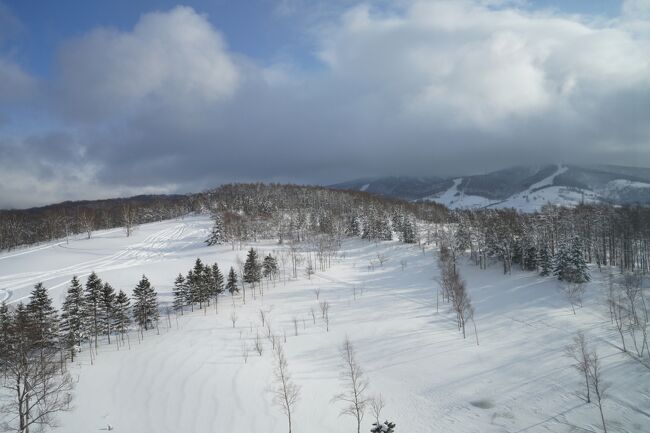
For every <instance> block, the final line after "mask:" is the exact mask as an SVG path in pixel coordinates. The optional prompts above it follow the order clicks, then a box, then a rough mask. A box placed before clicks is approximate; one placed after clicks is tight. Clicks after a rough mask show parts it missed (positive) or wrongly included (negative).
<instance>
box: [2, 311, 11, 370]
mask: <svg viewBox="0 0 650 433" xmlns="http://www.w3.org/2000/svg"><path fill="white" fill-rule="evenodd" d="M10 331H11V314H10V313H9V307H7V304H6V303H5V301H2V303H0V373H2V372H3V370H4V368H5V359H6V358H7V356H8V355H9V350H10V349H9V342H10V340H9V338H10Z"/></svg>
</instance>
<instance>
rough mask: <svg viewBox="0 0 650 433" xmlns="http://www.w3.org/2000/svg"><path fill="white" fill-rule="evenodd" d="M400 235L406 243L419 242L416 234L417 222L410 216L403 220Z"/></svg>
mask: <svg viewBox="0 0 650 433" xmlns="http://www.w3.org/2000/svg"><path fill="white" fill-rule="evenodd" d="M393 227H394V226H393ZM400 237H401V239H402V242H404V243H405V244H414V243H415V242H417V239H416V235H415V224H414V223H413V222H412V221H411V220H410V219H408V218H405V219H404V220H403V221H402V224H401V236H400Z"/></svg>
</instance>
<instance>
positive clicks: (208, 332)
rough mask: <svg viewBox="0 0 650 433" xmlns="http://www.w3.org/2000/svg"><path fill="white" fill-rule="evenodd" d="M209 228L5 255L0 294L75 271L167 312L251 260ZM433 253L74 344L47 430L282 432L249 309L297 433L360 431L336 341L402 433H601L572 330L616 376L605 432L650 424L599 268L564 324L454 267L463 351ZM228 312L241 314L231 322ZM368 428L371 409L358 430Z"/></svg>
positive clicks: (553, 301) (553, 305)
mask: <svg viewBox="0 0 650 433" xmlns="http://www.w3.org/2000/svg"><path fill="white" fill-rule="evenodd" d="M210 226H211V223H210V220H209V218H207V217H203V216H198V217H190V218H186V219H184V220H173V221H165V222H159V223H153V224H148V225H143V226H141V227H139V228H138V229H137V231H136V232H135V233H134V235H133V236H132V237H130V238H126V237H125V235H124V233H123V231H121V230H112V231H105V232H102V233H95V234H93V237H92V238H91V239H83V238H78V239H73V240H70V242H69V243H67V244H66V243H65V242H64V243H61V242H54V243H51V244H46V245H41V246H38V247H34V248H27V249H24V250H22V251H20V252H19V253H20V254H17V253H16V252H12V253H4V254H0V287H2V288H3V289H4V290H5V291H6V293H8V294H9V300H10V302H15V301H17V300H19V299H21V298H24V297H25V296H27V295H28V293H29V291H30V290H31V286H32V285H33V284H34V283H35V282H37V281H43V282H44V283H45V285H46V286H47V287H48V288H50V289H51V293H52V295H53V296H54V298H55V299H56V300H57V301H60V299H61V297H62V294H63V292H64V290H65V285H66V284H67V282H68V281H69V279H70V278H71V276H72V275H73V274H77V275H78V276H84V275H86V274H87V273H89V272H90V271H91V270H95V271H97V272H98V273H99V275H100V277H102V278H103V279H105V280H107V281H109V282H111V284H112V285H113V286H114V287H115V288H116V289H129V290H130V289H131V288H132V287H133V286H134V285H135V284H136V283H137V281H138V279H139V278H140V276H141V275H142V274H143V273H144V274H146V275H147V276H148V277H149V278H150V280H151V282H152V284H154V286H155V287H156V288H157V289H158V291H159V293H160V296H161V300H162V301H166V300H169V296H168V293H169V290H170V288H171V285H172V283H173V281H174V277H175V275H176V274H178V273H179V272H184V273H185V272H186V271H187V270H188V269H189V268H190V267H191V266H192V264H193V261H194V260H195V259H196V257H201V259H202V260H203V261H204V262H208V263H213V262H215V261H217V262H218V263H219V265H220V267H221V268H222V269H227V268H228V267H229V266H230V265H231V264H233V263H234V262H235V259H236V257H237V256H239V257H241V258H245V253H246V250H245V249H243V250H238V249H236V250H232V249H231V247H230V246H229V245H222V246H218V247H207V246H205V244H204V243H203V240H204V239H205V237H206V236H207V234H208V231H209V228H210ZM254 246H255V247H256V248H259V249H260V250H261V252H262V253H264V252H267V251H271V250H274V249H279V248H281V247H280V246H278V245H277V244H276V243H275V242H273V241H262V242H259V243H256V244H254ZM247 247H248V246H245V248H247ZM379 253H381V254H385V255H386V256H387V257H388V258H389V260H388V262H386V263H385V264H384V265H383V266H374V269H373V268H372V267H370V266H369V263H370V261H371V260H374V261H376V257H377V254H379ZM435 259H436V257H435V252H434V251H433V249H432V248H427V249H426V251H425V253H424V254H423V252H422V250H421V249H419V248H418V247H416V246H409V245H403V244H399V243H397V242H383V243H377V244H376V243H370V242H365V241H362V240H348V241H345V242H344V245H343V248H342V251H341V257H340V258H339V259H337V260H336V261H335V262H334V264H333V266H332V268H331V269H330V270H328V271H326V272H317V273H316V274H315V275H314V276H312V278H311V280H308V279H306V277H304V276H303V275H301V276H300V278H299V279H298V280H295V281H289V282H287V284H286V285H285V284H282V283H278V284H276V286H275V287H273V285H271V287H268V288H265V293H264V296H263V297H261V296H258V297H257V299H252V297H251V294H250V293H249V294H248V299H247V303H246V305H242V304H241V300H240V299H236V301H235V304H234V305H233V303H232V302H231V301H230V299H229V297H226V296H224V297H222V298H221V300H220V303H219V312H218V314H215V311H214V309H212V308H211V309H208V310H207V311H206V312H203V311H195V312H194V313H186V314H185V315H183V316H179V317H178V318H175V317H173V316H172V317H171V328H168V327H167V322H166V318H163V321H162V323H161V325H162V326H161V330H160V335H156V332H155V331H152V332H149V333H148V334H146V335H145V338H144V340H143V341H142V342H140V343H139V342H138V339H137V336H136V335H137V334H135V333H133V334H131V336H130V343H131V348H130V349H129V348H127V347H122V348H120V350H117V348H116V346H115V345H112V346H108V345H106V344H104V345H102V346H101V347H100V352H99V354H98V355H97V359H96V363H95V365H92V366H91V365H89V358H88V354H87V351H84V352H82V354H81V356H80V357H79V360H78V362H75V364H74V365H73V366H72V367H71V368H72V373H73V375H74V377H75V378H76V379H78V384H77V386H76V391H75V394H76V396H75V402H74V409H73V410H72V411H71V412H68V413H65V414H63V415H62V416H61V417H60V425H61V427H60V428H58V429H56V430H55V431H56V432H65V433H87V432H89V431H96V430H98V429H106V426H107V425H109V424H110V425H111V426H112V427H113V431H115V432H118V433H123V432H129V433H149V432H150V433H166V432H169V433H176V432H184V433H203V432H208V431H223V432H229V433H251V432H271V433H272V432H285V431H286V430H287V428H286V420H285V418H284V417H283V415H282V413H281V411H280V409H279V408H278V407H276V406H273V405H272V396H271V393H270V392H269V390H270V387H271V386H272V382H271V377H272V375H271V372H272V365H273V362H272V351H271V347H270V343H269V342H268V340H266V339H264V345H265V346H264V353H263V355H262V356H258V355H257V353H256V352H255V351H253V350H252V349H251V351H250V354H249V358H248V362H247V363H244V361H243V358H242V356H241V344H242V341H245V342H247V343H248V344H249V345H251V346H252V341H253V339H254V337H255V334H256V332H257V328H258V327H259V332H260V333H264V330H263V329H262V328H261V324H260V320H259V310H260V308H263V309H265V310H266V311H268V312H269V314H268V316H269V318H270V321H271V323H272V328H273V330H274V332H275V333H277V334H278V335H282V332H283V331H286V335H287V341H286V343H285V352H286V355H287V360H288V363H289V370H290V372H291V374H292V376H293V380H294V381H295V383H296V384H298V385H300V387H301V398H300V400H299V403H298V406H297V407H296V409H295V418H294V422H293V423H294V431H296V432H310V433H325V432H328V433H329V432H349V431H353V430H354V428H355V423H354V421H353V420H352V419H351V418H349V417H345V416H339V412H340V410H341V406H340V404H338V403H335V402H331V399H332V397H333V396H334V395H335V394H337V393H339V392H340V391H341V382H340V379H339V357H338V346H339V345H340V344H341V342H342V341H343V339H344V338H345V336H346V335H347V336H349V337H350V339H351V340H352V342H353V343H354V344H355V346H356V349H357V355H358V358H359V362H360V363H361V365H362V367H363V368H364V370H365V372H366V376H367V378H368V380H369V382H370V387H369V391H370V392H371V393H379V392H381V393H382V394H383V396H384V399H385V400H386V403H387V405H386V409H385V411H384V413H383V415H382V419H383V418H387V419H389V420H391V421H394V422H396V424H397V428H396V431H397V432H440V433H461V432H481V433H489V432H510V433H514V432H569V431H591V432H598V431H601V430H600V427H599V416H598V409H597V408H596V406H595V405H593V404H592V405H587V404H585V403H584V402H583V401H582V400H580V399H579V398H578V397H577V396H576V392H577V391H578V390H579V389H580V385H581V377H580V376H579V374H577V373H576V371H574V369H573V368H572V367H571V362H570V360H569V359H568V358H566V357H565V356H564V354H563V350H564V346H565V345H566V344H568V343H569V342H570V341H571V338H572V337H573V335H575V332H576V331H577V330H579V329H580V330H583V331H584V332H585V333H586V335H587V336H588V338H589V339H590V341H591V342H592V344H593V345H594V347H597V349H598V351H599V354H600V356H601V360H602V363H603V375H604V378H605V380H607V381H608V382H610V383H611V388H610V391H609V393H610V397H609V398H608V399H607V400H606V401H605V407H604V410H605V416H606V418H607V420H608V422H609V427H610V429H611V430H612V431H622V432H647V431H650V409H648V408H649V407H650V380H648V379H649V374H650V372H649V371H648V370H646V369H644V368H643V367H641V366H640V365H639V364H638V363H636V362H635V361H633V360H632V359H631V358H629V357H627V356H626V355H624V354H622V353H621V352H620V351H619V350H618V348H617V347H616V346H617V345H618V344H619V343H618V340H617V335H616V333H615V331H614V329H613V327H612V326H611V324H610V321H609V316H608V312H607V307H606V306H605V304H604V293H605V291H606V285H605V283H604V281H603V278H604V274H601V273H599V272H598V271H597V270H596V269H592V282H591V283H589V285H588V290H587V296H586V298H585V302H584V307H583V308H580V309H578V310H577V314H576V315H573V313H572V312H571V308H570V305H569V303H568V302H567V301H565V300H564V299H563V298H562V296H561V295H560V292H559V290H558V283H557V282H556V281H555V280H554V279H552V278H541V277H538V276H536V275H535V274H534V273H530V272H513V274H512V275H503V274H502V271H501V267H500V266H498V264H497V265H494V266H492V267H491V268H489V269H488V270H487V271H482V270H479V269H478V268H477V267H475V266H473V265H471V264H469V263H464V264H463V265H462V266H461V273H462V276H463V277H464V279H465V280H466V281H467V283H468V288H469V291H470V294H471V297H472V300H473V304H474V307H475V309H476V322H477V326H478V331H479V338H480V345H479V346H477V345H476V343H475V341H474V338H475V335H474V333H473V330H472V329H471V328H470V332H469V335H468V338H467V339H466V340H463V338H462V336H461V334H460V333H459V332H458V330H457V329H456V325H455V322H454V318H453V314H451V313H449V312H448V307H447V306H445V305H444V304H442V303H440V307H439V312H436V289H435V288H436V287H437V285H436V283H435V278H437V277H438V270H437V266H436V264H435V263H436V260H435ZM402 260H406V262H407V265H406V269H405V270H404V271H402V266H401V263H400V262H401V261H402ZM355 287H356V288H357V289H356V290H355V289H354V288H355ZM316 288H320V289H321V292H320V299H321V300H327V301H328V302H329V303H330V304H331V308H330V316H331V323H330V332H326V330H325V326H324V323H323V322H322V320H321V319H320V311H319V308H318V301H317V300H316V296H315V294H314V289H316ZM361 289H363V290H362V292H363V293H361ZM355 292H356V300H355V297H354V293H355ZM233 308H235V309H236V311H237V314H238V316H239V319H238V321H237V324H236V327H235V328H234V329H233V327H232V323H231V322H230V312H231V310H232V309H233ZM311 308H313V309H314V310H315V312H316V324H313V323H312V318H311V314H310V309H311ZM293 317H297V318H298V320H299V330H298V331H299V335H298V336H294V335H293V332H294V331H293V323H292V319H293ZM303 320H304V322H303ZM303 323H304V329H303ZM264 335H265V334H264ZM373 421H374V419H372V417H371V415H370V414H369V413H368V414H367V415H366V417H365V419H364V427H363V430H362V431H369V430H370V426H371V424H372V422H373ZM574 426H575V427H574Z"/></svg>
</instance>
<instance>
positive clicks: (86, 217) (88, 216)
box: [79, 210, 95, 239]
mask: <svg viewBox="0 0 650 433" xmlns="http://www.w3.org/2000/svg"><path fill="white" fill-rule="evenodd" d="M94 224H95V218H94V215H93V214H92V213H91V212H90V211H88V210H84V211H82V212H81V213H80V214H79V226H80V227H81V229H82V230H83V231H84V232H86V237H87V238H88V239H90V237H91V236H92V234H93V227H94Z"/></svg>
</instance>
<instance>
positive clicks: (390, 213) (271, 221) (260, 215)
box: [202, 184, 449, 248]
mask: <svg viewBox="0 0 650 433" xmlns="http://www.w3.org/2000/svg"><path fill="white" fill-rule="evenodd" d="M202 198H203V200H205V206H206V207H207V208H209V209H211V212H212V214H213V216H214V219H215V224H214V229H213V231H212V233H211V235H210V237H209V239H208V240H207V241H206V242H207V243H208V244H210V245H213V244H219V243H231V244H232V247H233V248H235V247H236V246H237V245H239V246H241V245H243V244H244V243H245V242H246V241H255V240H258V239H264V238H265V239H273V238H275V239H279V240H280V241H281V242H282V243H284V242H298V243H304V242H306V241H310V242H313V243H317V242H320V243H325V242H326V240H327V241H329V242H330V243H334V242H337V241H339V242H340V240H341V239H342V238H344V237H349V236H358V237H363V238H365V239H371V240H389V239H393V238H394V237H395V236H397V237H398V238H399V239H401V240H403V241H404V242H408V243H412V242H417V239H418V235H417V227H416V225H415V221H416V220H420V221H427V222H444V221H447V220H448V218H449V213H448V211H447V209H446V208H445V207H444V206H442V205H439V204H436V203H409V202H405V201H402V200H396V199H389V198H384V197H379V196H374V195H371V194H367V193H363V192H358V191H340V190H330V189H326V188H319V187H307V186H297V185H275V184H271V185H265V184H233V185H224V186H222V187H220V188H217V189H215V190H212V191H209V192H206V193H204V194H203V195H202Z"/></svg>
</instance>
